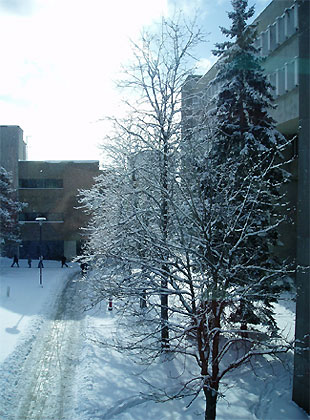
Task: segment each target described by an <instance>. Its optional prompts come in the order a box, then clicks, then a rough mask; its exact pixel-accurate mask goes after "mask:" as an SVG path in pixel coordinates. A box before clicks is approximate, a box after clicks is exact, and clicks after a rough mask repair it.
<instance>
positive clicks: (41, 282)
mask: <svg viewBox="0 0 310 420" xmlns="http://www.w3.org/2000/svg"><path fill="white" fill-rule="evenodd" d="M35 220H36V222H38V223H39V226H40V261H39V268H40V286H41V287H43V280H42V266H43V256H42V223H43V222H45V221H46V218H45V217H36V219H35Z"/></svg>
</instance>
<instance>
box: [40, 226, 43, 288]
mask: <svg viewBox="0 0 310 420" xmlns="http://www.w3.org/2000/svg"><path fill="white" fill-rule="evenodd" d="M42 265H43V262H42V222H40V261H39V266H40V286H41V287H43V280H42Z"/></svg>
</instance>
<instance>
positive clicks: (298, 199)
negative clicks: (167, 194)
mask: <svg viewBox="0 0 310 420" xmlns="http://www.w3.org/2000/svg"><path fill="white" fill-rule="evenodd" d="M309 6H310V2H309V1H308V0H281V1H279V0H273V1H272V2H271V3H270V4H269V5H268V6H267V7H266V8H265V9H264V10H263V12H262V13H261V14H260V15H259V16H258V17H257V19H256V20H255V22H254V23H256V24H257V38H256V45H257V47H259V48H260V54H261V56H262V59H263V61H262V65H263V68H264V71H265V73H266V77H267V78H268V79H269V81H270V82H271V84H272V85H273V86H274V88H275V90H274V102H275V104H276V105H277V108H276V109H275V110H272V111H271V114H272V116H273V117H274V119H275V121H276V123H277V128H278V130H279V131H280V132H282V133H283V134H284V135H285V136H286V137H287V138H290V139H292V138H294V141H293V142H292V146H291V149H290V150H288V151H287V153H288V157H290V156H292V157H294V156H296V159H295V160H294V161H293V162H292V163H291V164H290V166H289V168H288V169H289V171H290V172H291V173H292V182H291V183H290V186H289V188H288V190H287V196H288V199H289V200H290V203H291V208H292V212H291V214H290V216H291V221H290V222H289V223H287V224H286V226H285V227H284V228H283V229H282V230H281V231H280V240H281V242H282V246H280V247H279V249H278V250H277V253H278V254H280V255H281V256H282V257H286V258H287V257H288V258H291V259H294V260H296V261H297V266H298V267H300V268H299V269H298V271H297V275H296V286H297V310H296V339H297V340H299V343H300V345H299V347H300V349H301V348H303V350H300V351H296V354H295V373H294V389H293V399H294V401H295V402H296V403H297V404H299V405H300V406H301V407H303V408H304V409H305V410H306V411H307V412H309V410H310V408H309V395H310V389H309V386H310V380H309V369H310V356H309V347H310V344H309V332H310V331H309V320H310V312H309V311H310V309H309V308H310V305H309V296H310V291H309V284H310V273H309V266H310V239H309V228H310V208H309V203H310V194H309V192H310V172H309V166H310V133H309V128H310V122H309V115H310V106H309V98H310V85H309V79H310V70H309V68H310V59H309V53H310V46H309V39H310V35H309V20H310V10H309ZM216 73H217V66H216V64H215V65H214V66H213V67H212V68H211V69H210V70H209V71H208V72H207V73H206V74H205V75H204V76H201V77H198V76H192V77H190V78H189V79H188V80H187V83H186V84H185V86H184V89H183V92H182V93H183V95H182V116H183V120H184V121H185V126H184V129H183V130H184V131H183V135H184V136H196V135H201V130H205V129H206V128H205V127H206V123H207V120H206V112H205V111H206V110H209V109H210V99H211V98H212V97H213V96H214V95H216V93H217V91H218V89H219V86H216V85H214V84H209V83H210V82H211V81H212V80H213V79H214V77H215V75H216ZM201 121H203V124H201V128H200V123H201Z"/></svg>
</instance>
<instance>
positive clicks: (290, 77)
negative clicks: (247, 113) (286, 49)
mask: <svg viewBox="0 0 310 420" xmlns="http://www.w3.org/2000/svg"><path fill="white" fill-rule="evenodd" d="M298 76H299V70H298V57H295V58H293V60H291V61H288V62H286V63H285V64H284V66H283V67H281V68H278V69H276V70H275V71H273V72H272V73H270V74H268V76H267V78H268V80H269V82H270V83H271V85H272V86H273V87H274V88H275V92H274V93H275V96H281V95H284V94H285V93H286V92H289V91H291V90H292V89H294V88H295V87H296V86H298V84H299V78H298ZM219 89H220V84H219V83H217V84H210V85H209V86H208V88H207V90H206V93H205V95H206V99H207V101H208V100H210V99H211V98H212V97H213V96H214V95H216V94H217V93H218V91H219Z"/></svg>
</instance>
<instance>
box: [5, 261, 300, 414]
mask: <svg viewBox="0 0 310 420" xmlns="http://www.w3.org/2000/svg"><path fill="white" fill-rule="evenodd" d="M10 264H11V262H10V261H9V260H7V259H1V266H0V285H1V287H0V419H1V420H34V419H36V420H99V419H100V420H105V419H109V420H110V419H116V420H142V419H143V420H194V419H197V420H202V419H203V418H204V401H203V398H202V397H201V398H198V399H197V400H195V401H194V403H193V404H192V405H191V406H190V407H189V408H187V403H188V400H173V401H169V402H166V403H162V404H160V403H155V402H153V401H150V400H148V399H147V397H146V394H147V393H148V390H149V388H148V385H147V381H149V382H152V384H153V385H155V386H157V385H158V386H159V385H162V384H165V385H166V386H167V387H169V386H173V385H174V384H175V381H176V380H177V379H175V378H176V377H177V376H178V373H179V372H182V369H183V366H181V365H180V364H178V361H177V360H174V361H169V362H165V363H164V362H163V361H159V362H156V363H154V364H153V365H152V366H151V367H149V368H148V369H145V367H142V366H139V365H137V364H135V363H134V361H133V360H131V359H130V358H129V357H127V356H125V355H124V354H120V353H118V352H117V351H115V350H111V349H110V348H107V347H106V346H102V345H101V344H100V343H99V342H100V341H106V340H109V338H112V337H113V334H114V332H115V331H116V330H117V329H118V324H117V314H116V311H115V309H116V307H117V302H116V303H114V305H115V308H114V310H113V311H112V312H110V311H108V310H107V304H106V303H105V302H103V303H102V304H101V305H99V306H98V307H96V308H94V309H92V310H91V311H89V312H87V313H85V312H82V305H81V295H83V296H84V293H80V291H83V290H84V289H85V284H84V283H83V282H82V281H81V280H82V279H81V275H80V273H79V267H78V266H76V265H74V264H71V267H70V268H69V269H66V268H63V269H62V268H60V263H59V262H53V261H46V262H45V268H44V270H43V288H41V287H40V286H39V270H38V269H37V268H36V264H33V266H34V267H35V268H31V269H29V268H28V267H27V263H26V261H23V260H22V261H20V268H11V267H10ZM84 299H85V297H84ZM84 303H85V302H84ZM277 312H278V314H279V320H280V324H281V328H285V329H286V332H287V333H289V334H293V333H294V326H293V320H294V308H293V304H292V302H290V301H284V302H283V303H281V305H278V306H277ZM118 333H123V334H126V331H124V330H123V331H120V330H119V329H118ZM291 379H292V355H291V354H288V355H286V356H285V357H283V358H282V360H278V361H273V362H268V361H267V360H266V359H264V358H261V359H260V360H258V361H257V363H256V365H255V369H254V373H253V371H252V369H251V366H249V365H248V366H245V367H243V368H242V369H241V370H238V371H236V372H234V374H232V375H231V376H230V377H229V386H228V387H226V388H225V389H223V390H222V391H223V392H224V394H225V399H222V400H220V401H219V403H218V412H217V418H218V419H219V420H222V419H232V420H233V419H236V420H237V419H238V420H239V419H240V420H249V419H262V420H268V419H269V420H278V419H279V420H280V419H287V420H295V419H296V420H297V419H307V418H308V417H307V415H306V414H305V413H304V412H303V411H302V410H300V409H299V408H298V407H297V406H296V405H295V404H294V403H293V402H292V401H291V385H292V384H291Z"/></svg>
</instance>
